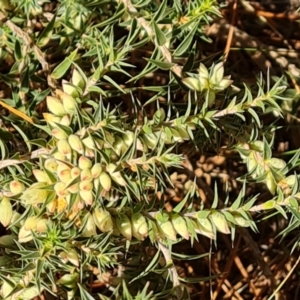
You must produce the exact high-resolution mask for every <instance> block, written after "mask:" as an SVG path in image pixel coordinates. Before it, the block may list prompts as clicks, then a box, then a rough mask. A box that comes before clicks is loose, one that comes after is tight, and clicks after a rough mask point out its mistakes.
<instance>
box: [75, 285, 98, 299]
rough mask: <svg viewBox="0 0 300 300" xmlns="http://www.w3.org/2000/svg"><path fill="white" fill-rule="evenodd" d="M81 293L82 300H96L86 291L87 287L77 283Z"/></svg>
mask: <svg viewBox="0 0 300 300" xmlns="http://www.w3.org/2000/svg"><path fill="white" fill-rule="evenodd" d="M77 285H78V287H79V292H80V298H81V299H82V300H95V298H94V297H93V296H92V295H91V294H89V293H88V292H87V291H86V287H83V286H82V285H81V284H79V283H77Z"/></svg>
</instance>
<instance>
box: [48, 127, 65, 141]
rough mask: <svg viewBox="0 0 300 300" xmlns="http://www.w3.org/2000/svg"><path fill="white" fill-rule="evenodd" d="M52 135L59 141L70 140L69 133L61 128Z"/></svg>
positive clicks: (56, 129) (52, 132)
mask: <svg viewBox="0 0 300 300" xmlns="http://www.w3.org/2000/svg"><path fill="white" fill-rule="evenodd" d="M51 134H52V136H54V137H55V138H56V139H58V140H66V139H67V138H68V135H67V133H66V132H65V131H64V130H62V129H61V128H59V127H56V128H54V129H53V130H52V131H51Z"/></svg>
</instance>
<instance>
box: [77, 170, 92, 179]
mask: <svg viewBox="0 0 300 300" xmlns="http://www.w3.org/2000/svg"><path fill="white" fill-rule="evenodd" d="M80 179H81V180H82V181H92V180H93V176H92V173H91V170H90V169H84V170H82V171H81V174H80Z"/></svg>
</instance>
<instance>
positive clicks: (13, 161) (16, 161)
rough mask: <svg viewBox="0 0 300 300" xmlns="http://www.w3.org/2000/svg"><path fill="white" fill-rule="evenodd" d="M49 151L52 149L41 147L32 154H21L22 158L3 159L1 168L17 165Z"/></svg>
mask: <svg viewBox="0 0 300 300" xmlns="http://www.w3.org/2000/svg"><path fill="white" fill-rule="evenodd" d="M49 151H50V150H48V149H46V148H40V149H38V150H35V151H32V152H31V153H30V154H27V155H24V156H21V159H5V160H2V161H0V170H1V169H4V168H6V167H9V166H15V165H19V164H22V163H24V162H26V161H28V160H31V159H35V158H38V157H39V156H40V155H44V154H49Z"/></svg>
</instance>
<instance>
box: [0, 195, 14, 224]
mask: <svg viewBox="0 0 300 300" xmlns="http://www.w3.org/2000/svg"><path fill="white" fill-rule="evenodd" d="M0 201H1V202H0V223H1V224H2V225H3V226H4V227H7V226H8V225H9V224H10V222H11V219H12V217H13V209H12V205H11V203H10V200H9V199H8V198H7V197H3V198H2V200H0Z"/></svg>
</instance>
